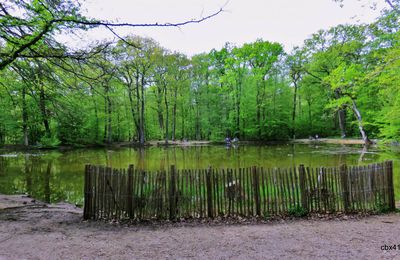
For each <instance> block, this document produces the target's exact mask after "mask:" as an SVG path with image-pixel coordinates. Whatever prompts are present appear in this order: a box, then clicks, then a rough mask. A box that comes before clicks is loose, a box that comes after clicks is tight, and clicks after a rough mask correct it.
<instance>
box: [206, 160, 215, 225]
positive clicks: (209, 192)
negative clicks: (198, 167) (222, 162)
mask: <svg viewBox="0 0 400 260" xmlns="http://www.w3.org/2000/svg"><path fill="white" fill-rule="evenodd" d="M211 178H212V176H211V167H210V168H208V169H207V171H206V190H207V216H208V217H209V218H213V217H214V215H213V211H214V210H213V197H212V194H213V189H212V182H211Z"/></svg>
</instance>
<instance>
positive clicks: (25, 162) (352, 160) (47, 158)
mask: <svg viewBox="0 0 400 260" xmlns="http://www.w3.org/2000/svg"><path fill="white" fill-rule="evenodd" d="M384 160H393V161H394V182H395V183H394V185H395V193H396V200H399V199H400V169H399V168H400V148H398V147H370V148H369V149H368V150H367V149H365V148H363V147H362V146H360V145H328V144H319V145H306V144H283V145H272V146H251V145H246V146H244V145H242V146H238V147H225V146H187V147H154V146H153V147H146V148H143V149H138V148H120V149H78V150H70V151H55V150H52V151H38V150H36V151H30V152H15V151H7V150H0V193H3V194H21V193H25V194H30V195H31V196H32V197H34V198H36V199H39V200H43V201H47V202H58V201H67V202H71V203H75V204H79V205H82V204H83V176H84V166H85V164H100V165H108V166H111V167H115V168H121V167H123V168H126V167H127V166H128V165H129V164H134V165H135V167H139V168H143V169H147V170H159V169H165V168H167V167H169V165H171V164H174V165H176V167H177V168H206V167H209V166H212V167H216V168H238V167H249V166H254V165H256V166H263V167H293V166H298V165H299V164H304V165H305V166H313V167H314V166H338V165H340V164H343V163H346V164H348V165H360V164H369V163H374V162H382V161H384Z"/></svg>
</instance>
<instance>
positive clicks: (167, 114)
mask: <svg viewBox="0 0 400 260" xmlns="http://www.w3.org/2000/svg"><path fill="white" fill-rule="evenodd" d="M164 103H165V144H168V126H169V106H168V97H167V86H164Z"/></svg>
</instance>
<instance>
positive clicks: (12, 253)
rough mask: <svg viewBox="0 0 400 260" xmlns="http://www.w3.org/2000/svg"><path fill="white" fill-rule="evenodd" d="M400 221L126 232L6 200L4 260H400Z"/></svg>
mask: <svg viewBox="0 0 400 260" xmlns="http://www.w3.org/2000/svg"><path fill="white" fill-rule="evenodd" d="M394 244H396V245H398V244H400V215H399V214H398V213H392V214H387V215H379V216H368V217H362V218H359V217H351V216H349V217H341V218H333V219H331V220H327V219H323V220H282V221H273V222H271V223H264V224H261V223H252V224H235V225H232V224H231V225H226V224H223V223H219V224H218V223H215V222H214V223H211V224H210V223H174V224H165V223H164V224H162V225H160V224H158V225H153V224H140V225H138V224H137V225H124V224H117V223H106V222H95V221H83V220H82V210H81V209H79V208H76V207H74V206H73V205H70V204H65V203H60V204H55V205H48V204H44V203H40V202H37V201H33V200H32V199H30V198H28V197H23V196H5V195H0V259H165V258H168V259H176V258H195V259H321V258H322V259H325V258H327V259H400V248H398V247H397V246H396V250H394V249H392V250H386V251H385V250H381V247H382V246H385V245H387V246H393V245H394Z"/></svg>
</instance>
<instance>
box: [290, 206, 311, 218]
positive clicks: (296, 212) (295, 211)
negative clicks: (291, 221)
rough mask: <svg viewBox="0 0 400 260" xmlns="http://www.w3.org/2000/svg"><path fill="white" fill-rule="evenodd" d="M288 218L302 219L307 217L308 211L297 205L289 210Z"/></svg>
mask: <svg viewBox="0 0 400 260" xmlns="http://www.w3.org/2000/svg"><path fill="white" fill-rule="evenodd" d="M288 213H289V216H292V217H296V218H302V217H305V216H307V215H308V210H307V209H305V208H303V207H302V206H300V205H297V206H296V207H293V208H290V209H289V210H288Z"/></svg>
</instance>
